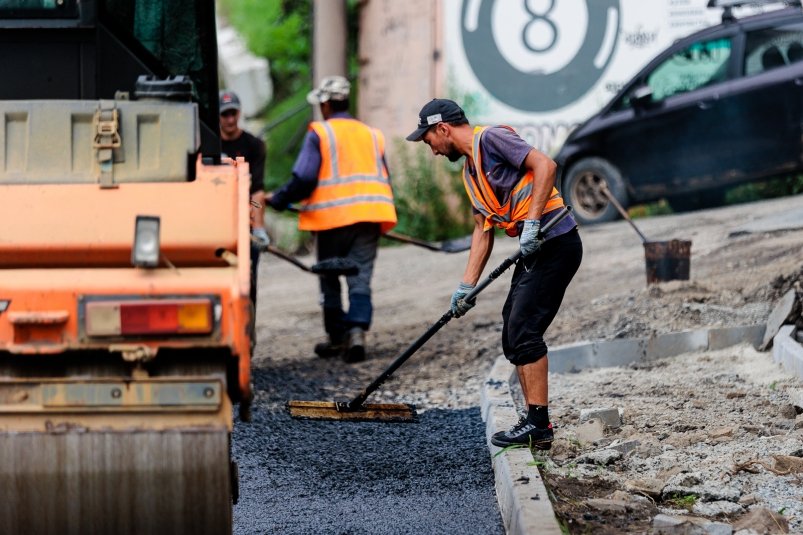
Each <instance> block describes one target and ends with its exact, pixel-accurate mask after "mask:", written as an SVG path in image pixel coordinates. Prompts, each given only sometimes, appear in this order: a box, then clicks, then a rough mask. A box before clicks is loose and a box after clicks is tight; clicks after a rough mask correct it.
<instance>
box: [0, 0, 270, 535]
mask: <svg viewBox="0 0 803 535" xmlns="http://www.w3.org/2000/svg"><path fill="white" fill-rule="evenodd" d="M216 57H217V56H216V42H215V21H214V2H213V1H212V0H164V1H158V0H93V1H86V0H5V1H0V72H2V73H3V82H2V83H0V121H2V125H0V496H2V499H0V526H2V528H0V530H1V531H2V532H3V533H25V534H39V533H47V534H50V533H53V534H56V533H57V534H68V533H76V534H105V533H115V534H119V533H126V534H128V533H130V534H156V533H159V534H162V533H170V534H173V535H177V534H184V533H187V534H189V533H192V534H199V533H215V534H218V533H230V532H231V530H232V504H233V503H235V502H236V500H237V495H238V486H237V467H236V465H235V464H234V463H233V462H232V457H231V431H232V427H233V421H234V418H235V415H237V417H239V418H240V419H242V420H245V421H247V420H248V419H249V418H250V403H251V396H252V394H251V379H250V355H251V350H252V343H253V325H254V314H253V306H252V305H251V302H250V300H249V284H250V280H249V279H250V277H249V261H250V258H249V255H250V245H249V239H250V238H249V193H248V192H249V181H250V174H249V170H248V165H247V163H246V162H244V161H243V160H242V159H239V160H230V159H228V158H225V157H222V156H221V153H220V141H219V134H218V132H219V128H218V98H217V95H218V86H217V65H216V61H217V60H216Z"/></svg>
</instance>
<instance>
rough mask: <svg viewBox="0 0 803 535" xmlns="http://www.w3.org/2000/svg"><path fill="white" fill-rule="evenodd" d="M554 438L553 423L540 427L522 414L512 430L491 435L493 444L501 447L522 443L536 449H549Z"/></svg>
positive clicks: (521, 444)
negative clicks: (543, 427)
mask: <svg viewBox="0 0 803 535" xmlns="http://www.w3.org/2000/svg"><path fill="white" fill-rule="evenodd" d="M554 438H555V435H554V433H553V432H552V424H549V425H548V426H547V427H546V428H545V429H539V428H538V427H536V426H535V425H534V424H531V423H530V422H529V421H527V417H525V416H522V417H521V420H519V423H517V424H516V425H514V426H513V428H512V429H511V430H510V431H499V432H498V433H494V435H493V436H492V437H491V444H493V445H494V446H499V447H500V448H505V447H507V446H516V445H520V446H529V447H530V448H532V449H534V450H548V449H549V448H551V447H552V440H553V439H554Z"/></svg>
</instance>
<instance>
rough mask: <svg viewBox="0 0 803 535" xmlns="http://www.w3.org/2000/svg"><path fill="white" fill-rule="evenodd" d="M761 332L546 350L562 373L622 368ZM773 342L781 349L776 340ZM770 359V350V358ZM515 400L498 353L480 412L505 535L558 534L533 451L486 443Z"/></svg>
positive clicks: (512, 413)
mask: <svg viewBox="0 0 803 535" xmlns="http://www.w3.org/2000/svg"><path fill="white" fill-rule="evenodd" d="M765 329H766V325H763V324H761V325H747V326H741V327H724V328H713V329H698V330H693V331H681V332H676V333H668V334H662V335H658V336H652V337H648V338H629V339H620V340H600V341H595V342H578V343H575V344H568V345H564V346H559V347H556V348H554V349H551V350H550V352H549V356H550V359H549V371H550V372H553V373H567V372H573V371H579V370H582V369H585V368H602V367H609V366H624V365H627V364H631V363H633V362H638V361H640V360H652V359H659V358H664V357H672V356H676V355H681V354H683V353H690V352H695V351H706V350H710V351H713V350H717V349H724V348H726V347H730V346H733V345H737V344H741V343H745V342H748V343H750V344H752V345H753V346H754V347H758V346H759V345H760V344H761V343H762V339H763V336H764V331H765ZM785 329H786V328H783V329H782V330H781V333H782V334H783V333H784V332H786V338H787V339H788V340H790V341H791V342H792V343H794V340H793V339H792V338H791V336H790V335H791V332H789V331H788V330H785ZM780 336H781V334H779V335H778V336H776V339H777V338H778V337H780ZM775 343H776V344H778V345H780V343H779V342H777V341H776V342H775ZM784 347H786V346H785V345H784ZM798 350H799V351H800V353H801V356H800V357H799V359H798V360H796V361H795V362H796V364H795V365H796V366H797V368H796V373H797V374H798V375H800V376H801V377H803V375H801V374H803V348H800V346H799V345H798ZM774 355H775V353H774V350H773V357H774ZM779 358H781V357H779ZM783 358H784V359H786V357H783ZM795 358H797V357H795ZM787 360H788V359H786V360H783V362H787ZM776 361H777V359H776ZM790 362H791V361H790ZM787 365H789V366H791V365H792V364H787ZM514 389H518V391H514ZM517 397H521V392H520V387H519V384H518V378H517V377H516V375H515V368H514V367H513V366H512V365H511V364H510V363H509V362H508V361H507V359H506V358H505V357H504V356H503V355H502V356H499V357H497V359H496V361H495V362H494V365H493V368H491V372H490V373H489V374H488V377H487V379H486V380H485V383H484V384H483V387H482V392H481V398H480V408H481V411H482V419H483V421H484V422H485V436H486V440H487V443H488V449H489V451H490V452H491V459H492V464H493V469H494V477H495V480H496V497H497V502H498V503H499V510H500V512H501V514H502V521H503V523H504V526H505V532H506V533H507V534H508V535H519V534H522V535H524V534H531V533H538V534H539V535H541V534H543V535H553V534H554V535H559V534H561V533H562V531H561V528H560V524H559V523H558V520H557V518H555V511H554V509H553V508H552V502H551V501H550V499H549V494H548V493H547V489H546V487H545V486H544V481H543V479H542V478H541V473H540V471H539V470H538V467H536V466H535V465H533V464H532V463H533V460H534V458H533V455H532V452H530V450H529V449H526V448H522V449H513V450H509V451H507V452H505V453H503V454H501V455H498V456H497V453H498V452H499V451H500V450H501V448H498V447H496V446H494V445H492V444H491V435H493V434H494V433H496V432H497V431H502V430H506V429H509V428H510V427H512V426H513V425H515V423H516V422H517V421H518V413H517V410H516V403H515V398H517Z"/></svg>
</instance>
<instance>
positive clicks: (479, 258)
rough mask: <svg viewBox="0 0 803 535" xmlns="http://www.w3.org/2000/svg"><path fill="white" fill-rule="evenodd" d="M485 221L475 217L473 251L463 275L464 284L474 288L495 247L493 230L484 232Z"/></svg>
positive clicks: (469, 255) (480, 217)
mask: <svg viewBox="0 0 803 535" xmlns="http://www.w3.org/2000/svg"><path fill="white" fill-rule="evenodd" d="M483 226H484V220H482V216H475V225H474V232H473V234H472V235H471V251H470V252H469V253H468V264H467V265H466V271H465V273H464V274H463V282H467V283H468V284H471V285H472V286H474V285H476V284H477V281H478V280H480V275H482V270H484V269H485V264H487V263H488V258H489V257H490V256H491V251H492V250H493V245H494V233H493V229H491V230H488V231H483Z"/></svg>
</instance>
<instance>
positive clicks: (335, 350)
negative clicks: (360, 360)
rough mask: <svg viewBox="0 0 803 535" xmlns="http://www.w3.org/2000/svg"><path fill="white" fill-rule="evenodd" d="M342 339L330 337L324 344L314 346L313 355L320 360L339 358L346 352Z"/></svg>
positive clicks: (319, 343)
mask: <svg viewBox="0 0 803 535" xmlns="http://www.w3.org/2000/svg"><path fill="white" fill-rule="evenodd" d="M344 342H345V341H344V340H343V338H342V337H339V338H338V337H332V336H330V337H329V339H328V340H327V341H326V342H318V343H317V344H315V354H316V355H318V356H319V357H321V358H322V359H330V358H333V357H339V356H341V355H343V353H344V352H345V351H346V344H345V343H344Z"/></svg>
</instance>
